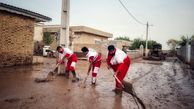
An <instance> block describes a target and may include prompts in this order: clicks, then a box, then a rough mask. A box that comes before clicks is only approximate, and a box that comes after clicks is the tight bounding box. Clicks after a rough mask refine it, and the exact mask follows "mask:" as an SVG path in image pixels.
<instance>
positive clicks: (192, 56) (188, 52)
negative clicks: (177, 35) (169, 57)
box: [177, 41, 194, 69]
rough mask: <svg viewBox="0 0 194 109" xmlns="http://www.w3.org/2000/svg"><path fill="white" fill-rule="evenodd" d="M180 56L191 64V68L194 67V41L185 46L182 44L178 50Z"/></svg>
mask: <svg viewBox="0 0 194 109" xmlns="http://www.w3.org/2000/svg"><path fill="white" fill-rule="evenodd" d="M177 55H178V57H179V58H180V59H181V60H182V61H183V62H185V63H188V64H190V65H191V68H193V69H194V41H192V42H191V44H188V43H187V44H186V45H185V46H181V47H180V48H179V49H178V50H177Z"/></svg>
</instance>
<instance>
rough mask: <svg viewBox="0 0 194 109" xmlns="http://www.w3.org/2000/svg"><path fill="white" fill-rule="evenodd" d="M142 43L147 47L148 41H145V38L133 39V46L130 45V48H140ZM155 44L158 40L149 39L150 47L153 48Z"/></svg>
mask: <svg viewBox="0 0 194 109" xmlns="http://www.w3.org/2000/svg"><path fill="white" fill-rule="evenodd" d="M141 44H142V45H143V46H144V48H145V46H146V41H145V40H141V39H140V38H137V39H134V40H133V43H132V45H131V47H129V49H131V50H134V49H139V47H140V45H141ZM154 44H157V42H156V41H154V40H149V41H148V49H151V48H153V45H154Z"/></svg>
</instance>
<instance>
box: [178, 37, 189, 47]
mask: <svg viewBox="0 0 194 109" xmlns="http://www.w3.org/2000/svg"><path fill="white" fill-rule="evenodd" d="M186 43H187V38H186V36H182V37H181V40H180V41H179V45H181V46H184V45H186Z"/></svg>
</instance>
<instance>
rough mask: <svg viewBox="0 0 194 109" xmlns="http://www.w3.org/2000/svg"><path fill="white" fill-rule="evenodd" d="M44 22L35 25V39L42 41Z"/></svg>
mask: <svg viewBox="0 0 194 109" xmlns="http://www.w3.org/2000/svg"><path fill="white" fill-rule="evenodd" d="M42 36H43V24H35V26H34V38H33V39H34V41H42V38H43V37H42Z"/></svg>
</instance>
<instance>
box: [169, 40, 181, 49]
mask: <svg viewBox="0 0 194 109" xmlns="http://www.w3.org/2000/svg"><path fill="white" fill-rule="evenodd" d="M179 43H180V42H179V41H177V40H175V39H169V40H168V41H167V45H168V46H169V47H170V49H171V50H173V51H175V48H176V46H178V45H179Z"/></svg>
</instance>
